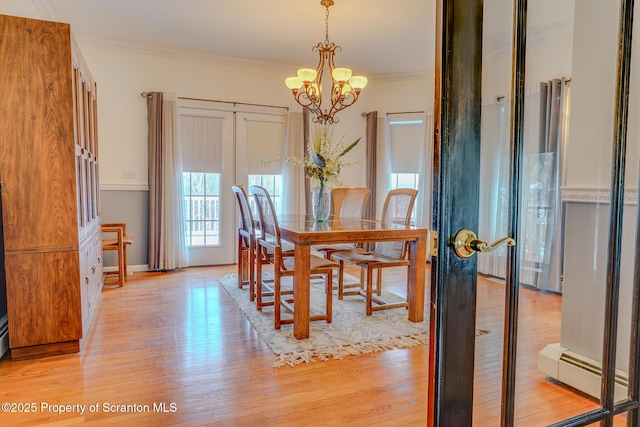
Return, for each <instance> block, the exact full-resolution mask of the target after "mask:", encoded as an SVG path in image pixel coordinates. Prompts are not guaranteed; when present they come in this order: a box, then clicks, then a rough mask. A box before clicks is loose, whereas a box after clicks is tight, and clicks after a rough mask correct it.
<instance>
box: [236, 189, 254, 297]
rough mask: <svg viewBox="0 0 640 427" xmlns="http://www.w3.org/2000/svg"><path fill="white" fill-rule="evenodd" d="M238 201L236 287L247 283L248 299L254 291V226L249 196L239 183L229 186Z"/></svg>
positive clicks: (252, 295)
mask: <svg viewBox="0 0 640 427" xmlns="http://www.w3.org/2000/svg"><path fill="white" fill-rule="evenodd" d="M231 189H232V190H233V193H234V195H235V197H236V201H237V202H238V209H239V211H240V226H239V228H238V288H242V287H243V286H246V285H249V299H250V300H251V301H253V300H254V299H255V296H256V292H255V260H256V227H255V222H254V220H253V214H252V212H251V205H250V204H249V197H248V196H247V192H246V191H244V188H243V187H242V186H240V185H233V186H232V187H231Z"/></svg>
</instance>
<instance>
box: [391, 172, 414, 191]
mask: <svg viewBox="0 0 640 427" xmlns="http://www.w3.org/2000/svg"><path fill="white" fill-rule="evenodd" d="M419 178H420V174H419V173H396V172H392V173H391V188H413V189H415V190H419V188H418V179H419Z"/></svg>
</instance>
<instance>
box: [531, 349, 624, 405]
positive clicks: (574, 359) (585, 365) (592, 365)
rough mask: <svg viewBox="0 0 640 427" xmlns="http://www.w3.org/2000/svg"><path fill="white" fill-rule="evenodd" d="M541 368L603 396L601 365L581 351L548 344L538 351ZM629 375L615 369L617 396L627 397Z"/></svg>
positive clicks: (618, 397) (553, 376)
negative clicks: (576, 351)
mask: <svg viewBox="0 0 640 427" xmlns="http://www.w3.org/2000/svg"><path fill="white" fill-rule="evenodd" d="M538 370H539V371H542V372H544V373H545V374H547V375H549V376H550V377H551V378H554V379H556V380H558V381H560V382H562V383H564V384H566V385H568V386H571V387H573V388H576V389H578V390H580V391H582V392H584V393H586V394H588V395H590V396H593V397H595V398H600V385H601V381H602V364H601V363H600V362H598V361H595V360H593V359H590V358H588V357H586V356H583V355H581V354H578V353H575V352H573V351H570V350H568V349H566V348H564V347H561V346H560V344H559V343H556V344H549V345H547V346H546V347H545V348H543V349H542V350H541V351H540V352H539V353H538ZM628 378H629V376H628V374H627V372H624V371H622V370H619V369H616V378H615V391H614V399H615V400H616V401H619V400H621V399H624V398H625V397H626V396H627V388H628V384H629V383H628Z"/></svg>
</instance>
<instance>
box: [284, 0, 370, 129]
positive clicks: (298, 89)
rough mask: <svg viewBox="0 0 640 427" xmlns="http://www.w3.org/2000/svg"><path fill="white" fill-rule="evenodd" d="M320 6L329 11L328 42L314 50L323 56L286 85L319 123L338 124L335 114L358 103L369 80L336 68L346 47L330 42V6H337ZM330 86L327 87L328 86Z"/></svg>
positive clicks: (325, 0) (324, 2)
mask: <svg viewBox="0 0 640 427" xmlns="http://www.w3.org/2000/svg"><path fill="white" fill-rule="evenodd" d="M320 4H321V5H323V6H324V7H325V9H326V12H325V29H326V30H325V40H324V43H322V42H320V43H318V44H317V45H316V46H314V47H313V48H312V50H314V51H317V52H318V54H319V55H320V61H319V62H318V66H317V67H316V69H315V70H314V69H312V68H301V69H300V70H298V75H297V77H289V78H287V79H286V80H285V84H286V85H287V87H288V88H289V89H291V92H293V97H294V98H295V100H296V102H297V103H298V104H300V105H302V106H303V107H306V108H308V109H310V110H311V111H312V112H313V113H314V114H315V117H313V121H314V122H315V123H337V122H338V118H336V117H334V115H335V114H336V113H337V112H338V111H340V110H343V109H345V108H347V107H348V106H350V105H353V104H354V103H355V102H356V101H357V100H358V95H360V91H361V90H362V89H363V88H364V87H365V86H366V85H367V78H366V77H364V76H352V75H351V74H352V73H351V70H350V69H349V68H336V67H335V65H334V63H333V56H334V55H335V51H336V49H337V50H338V51H340V50H342V48H341V47H340V46H338V45H336V44H335V43H332V42H329V6H332V5H333V0H321V1H320ZM325 65H328V66H329V71H330V76H331V106H330V107H328V106H327V107H326V108H324V109H323V108H322V107H323V106H322V83H323V82H322V76H323V72H324V69H325ZM325 87H326V86H325Z"/></svg>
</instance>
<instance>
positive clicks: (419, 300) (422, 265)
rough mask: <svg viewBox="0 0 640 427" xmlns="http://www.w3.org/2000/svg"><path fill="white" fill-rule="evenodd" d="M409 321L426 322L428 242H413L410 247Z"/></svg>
mask: <svg viewBox="0 0 640 427" xmlns="http://www.w3.org/2000/svg"><path fill="white" fill-rule="evenodd" d="M409 259H410V260H411V265H410V267H409V268H410V272H409V290H408V295H407V301H408V303H409V320H411V321H412V322H422V321H423V320H424V282H425V274H426V269H427V241H426V240H413V241H412V242H411V244H410V245H409Z"/></svg>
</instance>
